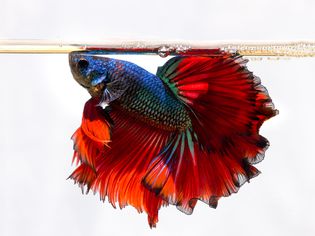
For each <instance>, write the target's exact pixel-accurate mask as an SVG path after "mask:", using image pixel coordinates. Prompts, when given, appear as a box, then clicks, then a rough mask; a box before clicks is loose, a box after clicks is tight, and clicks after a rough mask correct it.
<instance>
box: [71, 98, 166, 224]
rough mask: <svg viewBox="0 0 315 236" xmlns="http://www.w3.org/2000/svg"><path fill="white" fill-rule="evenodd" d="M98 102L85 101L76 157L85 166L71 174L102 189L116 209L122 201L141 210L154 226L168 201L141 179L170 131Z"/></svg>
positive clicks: (122, 205) (101, 191)
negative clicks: (153, 126) (102, 106)
mask: <svg viewBox="0 0 315 236" xmlns="http://www.w3.org/2000/svg"><path fill="white" fill-rule="evenodd" d="M97 104H98V102H97V101H95V100H90V101H89V102H87V104H86V106H85V109H84V116H83V119H82V125H81V128H79V129H78V131H76V133H75V134H74V136H73V140H74V142H75V145H74V147H75V150H76V151H75V159H76V160H77V161H79V163H81V165H80V166H79V167H78V168H77V169H76V170H75V171H74V172H73V173H72V175H71V178H73V179H74V180H75V181H76V182H77V183H79V185H81V186H84V185H86V186H87V187H88V189H90V188H91V189H92V190H93V191H94V192H99V194H100V198H101V200H105V199H106V198H108V201H109V202H110V203H111V204H112V205H113V206H114V207H116V204H117V203H118V206H119V207H120V208H123V207H125V206H127V205H131V206H133V207H135V208H136V209H137V210H138V212H143V211H145V212H146V213H147V214H148V222H149V225H150V227H155V225H156V223H157V221H158V210H159V209H160V207H161V206H163V205H167V202H166V201H164V200H163V199H162V198H161V197H160V196H157V195H156V194H155V193H153V192H152V191H150V190H148V189H147V188H145V187H144V185H143V184H142V183H141V181H142V178H143V176H144V174H145V172H146V170H147V168H148V166H149V164H150V162H151V161H152V159H153V158H154V157H155V156H157V154H158V153H159V152H160V150H161V149H162V148H163V146H164V145H165V143H166V142H167V139H168V136H169V134H168V133H167V132H165V131H164V132H163V131H159V130H157V129H155V128H152V127H151V126H149V125H145V124H143V123H142V122H140V121H137V120H136V119H134V118H130V117H129V116H128V115H127V114H125V113H124V112H123V111H120V110H119V109H116V107H114V106H112V107H111V108H110V110H111V111H110V112H108V111H105V110H103V109H101V107H98V106H96V105H97ZM104 112H106V113H107V116H108V115H109V114H110V118H109V116H108V117H106V116H105V115H104ZM108 119H110V120H111V121H110V122H108V121H106V120H108ZM111 126H112V127H113V129H112V131H110V127H111ZM109 140H110V142H109Z"/></svg>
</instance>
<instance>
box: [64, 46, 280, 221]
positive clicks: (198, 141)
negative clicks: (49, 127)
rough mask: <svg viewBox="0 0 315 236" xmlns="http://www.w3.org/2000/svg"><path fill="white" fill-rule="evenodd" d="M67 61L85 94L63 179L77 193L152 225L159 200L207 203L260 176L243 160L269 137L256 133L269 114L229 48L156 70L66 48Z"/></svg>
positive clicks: (258, 155)
mask: <svg viewBox="0 0 315 236" xmlns="http://www.w3.org/2000/svg"><path fill="white" fill-rule="evenodd" d="M69 62H70V67H71V72H72V75H73V77H74V79H75V80H76V81H77V82H78V83H79V84H80V85H81V86H82V87H84V88H85V89H87V90H88V92H89V93H90V95H91V98H90V99H89V100H88V101H87V102H86V104H85V107H84V111H83V118H82V124H81V126H80V127H79V128H78V129H77V130H76V132H75V133H74V134H73V136H72V139H73V142H74V156H73V161H75V162H76V163H77V168H76V169H75V170H74V172H73V173H72V174H71V175H70V178H71V179H73V180H74V181H75V183H77V184H78V185H79V186H80V187H82V189H85V188H86V190H87V192H88V191H89V190H92V191H93V192H94V193H96V192H98V193H99V194H100V198H101V200H103V201H104V200H105V199H106V198H107V199H108V201H109V202H110V203H111V204H112V205H113V207H116V204H118V206H119V207H120V208H123V207H125V206H127V205H131V206H133V207H135V208H136V209H137V211H138V212H143V211H144V212H146V213H147V215H148V222H149V225H150V227H155V226H156V223H157V222H158V211H159V209H160V208H161V207H162V206H167V205H175V206H176V207H177V208H178V209H179V210H180V211H182V212H184V213H186V214H191V213H192V212H193V209H194V207H195V206H196V204H197V201H198V200H200V201H202V202H204V203H206V204H208V205H209V206H210V207H213V208H216V207H217V204H218V200H219V199H220V198H221V197H226V196H229V195H231V194H232V193H235V192H237V191H238V190H239V188H240V186H241V185H243V184H244V183H245V182H249V180H250V179H251V178H253V177H255V176H257V175H258V174H259V173H260V172H259V170H257V169H256V168H255V167H254V166H253V164H256V163H258V162H260V161H261V160H262V159H263V158H264V153H265V150H266V149H267V147H268V146H269V143H268V141H267V139H266V138H264V137H262V136H261V135H259V129H260V127H261V125H262V123H263V122H264V121H265V120H267V119H269V118H270V117H272V116H274V115H276V114H277V110H275V109H274V106H273V103H272V100H271V98H270V97H269V95H268V92H267V90H266V89H265V87H263V86H262V85H261V82H260V80H259V78H258V77H256V76H255V75H253V73H252V72H250V71H249V70H248V69H247V67H246V63H247V60H246V59H244V58H242V56H240V55H238V54H237V53H229V52H224V51H221V50H219V49H214V50H213V51H212V53H211V54H209V55H199V56H192V55H181V56H176V57H173V58H171V59H169V60H168V61H167V62H166V63H165V64H164V65H163V66H161V67H158V69H157V73H156V75H155V74H152V73H150V72H148V71H146V70H145V69H143V68H141V67H139V66H138V65H136V64H133V63H131V62H128V61H123V60H118V59H112V58H107V57H104V56H103V55H97V54H95V53H94V52H93V51H78V52H71V53H70V55H69Z"/></svg>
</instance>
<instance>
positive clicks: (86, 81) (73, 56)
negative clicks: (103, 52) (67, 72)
mask: <svg viewBox="0 0 315 236" xmlns="http://www.w3.org/2000/svg"><path fill="white" fill-rule="evenodd" d="M109 60H110V58H107V57H103V56H99V55H92V54H90V52H88V51H86V52H85V51H74V52H71V53H70V54H69V64H70V68H71V73H72V75H73V78H74V79H75V80H76V81H77V82H78V83H79V84H80V85H81V86H82V87H84V88H86V89H87V90H88V92H89V93H90V94H91V96H92V97H99V96H101V95H102V94H103V91H104V89H105V88H106V85H107V84H108V83H109V82H110V78H109V76H108V62H109Z"/></svg>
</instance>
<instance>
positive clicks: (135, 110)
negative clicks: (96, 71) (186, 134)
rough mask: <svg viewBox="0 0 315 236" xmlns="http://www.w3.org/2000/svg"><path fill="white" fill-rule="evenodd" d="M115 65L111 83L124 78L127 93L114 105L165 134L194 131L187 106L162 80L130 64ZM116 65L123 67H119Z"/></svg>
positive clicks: (120, 62)
mask: <svg viewBox="0 0 315 236" xmlns="http://www.w3.org/2000/svg"><path fill="white" fill-rule="evenodd" d="M113 63H114V64H115V65H113V66H112V70H110V71H111V76H112V79H113V80H115V79H116V78H115V77H124V78H123V80H125V82H126V83H127V84H128V89H127V90H126V91H125V92H124V93H123V94H122V96H121V97H119V98H118V99H117V100H116V101H115V102H114V103H113V105H118V104H119V106H121V108H122V109H123V110H125V111H127V112H128V113H130V114H131V115H132V116H133V117H135V118H137V119H140V120H142V121H144V122H147V123H149V124H150V125H153V126H155V127H158V128H161V129H164V130H168V131H173V130H185V129H187V128H188V127H191V120H190V117H189V113H188V111H187V107H186V105H185V104H184V103H183V102H182V101H181V100H180V99H178V98H177V97H176V95H175V94H174V93H173V91H172V90H171V89H170V88H169V87H168V85H166V84H165V83H164V82H163V81H162V80H161V79H160V78H159V77H157V76H156V75H153V74H151V73H149V72H148V71H146V70H144V69H142V68H141V67H139V66H137V65H135V64H133V63H130V62H124V61H115V62H113ZM117 63H118V64H121V66H117ZM117 68H119V69H117Z"/></svg>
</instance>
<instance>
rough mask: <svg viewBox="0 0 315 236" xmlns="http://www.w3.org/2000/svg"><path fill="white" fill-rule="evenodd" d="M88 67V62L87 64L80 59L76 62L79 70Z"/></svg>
mask: <svg viewBox="0 0 315 236" xmlns="http://www.w3.org/2000/svg"><path fill="white" fill-rule="evenodd" d="M88 66H89V62H88V61H87V60H85V59H80V60H79V61H78V67H79V68H80V69H81V70H84V69H86V68H88Z"/></svg>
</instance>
